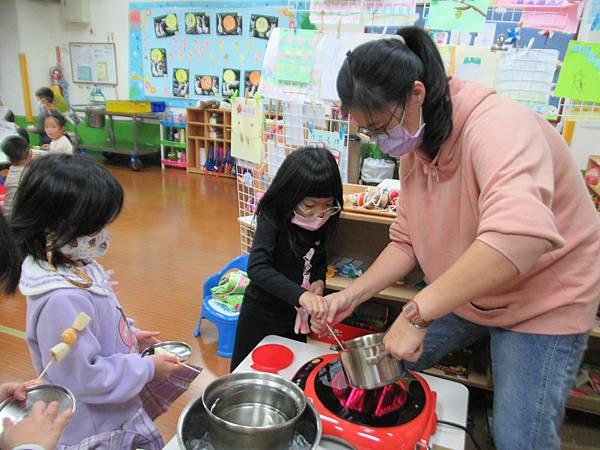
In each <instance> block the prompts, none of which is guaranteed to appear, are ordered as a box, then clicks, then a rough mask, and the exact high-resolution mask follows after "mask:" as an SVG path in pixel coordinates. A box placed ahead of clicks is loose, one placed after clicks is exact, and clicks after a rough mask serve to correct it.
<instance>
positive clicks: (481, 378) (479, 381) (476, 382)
mask: <svg viewBox="0 0 600 450" xmlns="http://www.w3.org/2000/svg"><path fill="white" fill-rule="evenodd" d="M423 372H425V373H426V374H428V375H433V376H436V377H440V378H445V379H446V380H451V381H456V382H458V383H461V384H464V385H465V386H471V387H474V388H478V389H485V390H487V391H492V390H493V389H494V388H493V386H492V385H491V383H490V381H489V380H488V377H487V375H486V374H484V373H480V372H471V373H469V377H468V378H462V377H457V376H455V375H448V374H446V373H445V372H444V371H443V370H440V369H434V368H431V369H426V370H424V371H423Z"/></svg>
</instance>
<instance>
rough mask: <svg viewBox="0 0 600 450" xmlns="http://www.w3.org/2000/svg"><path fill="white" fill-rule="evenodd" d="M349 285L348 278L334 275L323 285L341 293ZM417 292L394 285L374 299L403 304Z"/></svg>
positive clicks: (410, 288)
mask: <svg viewBox="0 0 600 450" xmlns="http://www.w3.org/2000/svg"><path fill="white" fill-rule="evenodd" d="M350 283H352V280H351V279H350V278H344V277H341V276H339V275H336V276H334V277H332V278H327V280H326V282H325V285H326V287H327V289H331V290H333V291H341V290H343V289H346V288H347V287H348V286H350ZM417 292H419V291H418V290H417V289H415V288H413V287H410V286H404V285H398V284H396V285H394V286H390V287H387V288H385V289H384V290H383V291H381V292H380V293H379V294H377V295H376V296H375V298H380V299H384V300H392V301H394V302H401V303H405V302H407V301H409V300H411V299H412V298H413V297H414V296H415V295H417Z"/></svg>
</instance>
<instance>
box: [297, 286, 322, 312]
mask: <svg viewBox="0 0 600 450" xmlns="http://www.w3.org/2000/svg"><path fill="white" fill-rule="evenodd" d="M311 288H312V286H311ZM298 303H300V306H303V307H304V309H306V312H308V314H310V316H311V317H315V318H317V319H324V318H325V316H326V315H327V302H325V299H324V298H323V297H321V296H320V295H317V294H313V293H312V292H311V291H306V292H305V293H304V294H302V295H301V296H300V299H299V300H298Z"/></svg>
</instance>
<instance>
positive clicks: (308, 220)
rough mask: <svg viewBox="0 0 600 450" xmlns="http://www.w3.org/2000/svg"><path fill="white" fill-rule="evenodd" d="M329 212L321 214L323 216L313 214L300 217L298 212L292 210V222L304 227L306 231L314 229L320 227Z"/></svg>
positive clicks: (325, 221)
mask: <svg viewBox="0 0 600 450" xmlns="http://www.w3.org/2000/svg"><path fill="white" fill-rule="evenodd" d="M330 217H331V214H323V217H319V216H313V217H302V216H301V215H300V214H298V213H297V212H295V211H294V217H292V223H293V224H294V225H298V226H299V227H300V228H304V229H305V230H308V231H316V230H318V229H319V228H321V227H322V226H323V225H325V223H327V221H328V220H329V218H330Z"/></svg>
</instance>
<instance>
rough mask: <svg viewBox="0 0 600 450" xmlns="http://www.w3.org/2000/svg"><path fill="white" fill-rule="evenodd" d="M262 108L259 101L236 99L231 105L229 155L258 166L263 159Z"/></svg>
mask: <svg viewBox="0 0 600 450" xmlns="http://www.w3.org/2000/svg"><path fill="white" fill-rule="evenodd" d="M262 123H263V106H262V101H260V100H259V99H253V100H248V99H244V98H239V97H238V98H236V99H235V100H234V101H233V102H232V105H231V155H232V156H234V157H236V158H239V159H242V160H244V161H249V162H252V163H255V164H260V163H261V162H262V159H263V139H262V136H263V130H262Z"/></svg>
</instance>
